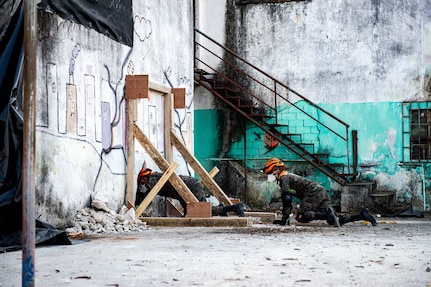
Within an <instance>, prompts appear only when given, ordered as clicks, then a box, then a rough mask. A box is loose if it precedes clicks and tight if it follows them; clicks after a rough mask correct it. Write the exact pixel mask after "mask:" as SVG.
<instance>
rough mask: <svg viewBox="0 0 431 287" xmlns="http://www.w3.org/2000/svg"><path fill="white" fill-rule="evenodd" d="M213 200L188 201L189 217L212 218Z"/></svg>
mask: <svg viewBox="0 0 431 287" xmlns="http://www.w3.org/2000/svg"><path fill="white" fill-rule="evenodd" d="M211 215H212V213H211V202H208V201H205V202H188V203H187V217H193V218H210V217H211Z"/></svg>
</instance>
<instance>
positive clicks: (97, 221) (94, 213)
mask: <svg viewBox="0 0 431 287" xmlns="http://www.w3.org/2000/svg"><path fill="white" fill-rule="evenodd" d="M91 206H92V207H86V208H83V209H81V210H79V211H78V212H77V214H76V216H75V219H74V221H73V225H72V226H71V227H69V228H67V229H66V232H67V233H68V234H73V235H92V234H100V233H120V232H140V231H144V230H146V229H147V224H146V222H142V221H141V220H140V219H138V218H135V210H134V209H133V208H130V209H127V207H125V206H122V207H121V209H120V211H119V213H116V212H115V211H114V210H111V209H109V208H108V207H107V205H106V204H105V203H103V202H102V201H97V203H96V204H92V205H91ZM96 206H97V208H96Z"/></svg>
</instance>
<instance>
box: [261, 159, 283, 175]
mask: <svg viewBox="0 0 431 287" xmlns="http://www.w3.org/2000/svg"><path fill="white" fill-rule="evenodd" d="M276 166H277V167H284V163H283V162H282V161H281V160H279V159H278V158H275V157H274V158H271V159H270V160H268V161H267V162H266V164H265V167H264V168H262V170H263V172H264V173H266V174H270V173H271V172H272V169H273V168H274V167H276Z"/></svg>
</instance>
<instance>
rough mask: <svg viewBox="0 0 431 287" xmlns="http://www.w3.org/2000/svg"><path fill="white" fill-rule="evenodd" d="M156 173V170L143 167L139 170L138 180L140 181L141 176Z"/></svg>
mask: <svg viewBox="0 0 431 287" xmlns="http://www.w3.org/2000/svg"><path fill="white" fill-rule="evenodd" d="M152 174H154V172H153V171H152V170H151V169H149V168H141V170H140V171H139V174H138V181H140V179H141V177H144V176H147V175H152Z"/></svg>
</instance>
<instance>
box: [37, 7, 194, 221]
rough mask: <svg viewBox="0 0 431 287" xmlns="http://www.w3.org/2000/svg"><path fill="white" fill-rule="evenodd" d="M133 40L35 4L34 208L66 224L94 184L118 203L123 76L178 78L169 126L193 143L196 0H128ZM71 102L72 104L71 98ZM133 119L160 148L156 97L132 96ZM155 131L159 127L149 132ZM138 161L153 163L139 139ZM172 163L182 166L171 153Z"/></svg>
mask: <svg viewBox="0 0 431 287" xmlns="http://www.w3.org/2000/svg"><path fill="white" fill-rule="evenodd" d="M133 16H134V31H133V33H134V41H133V47H128V46H125V45H122V44H119V43H118V42H115V41H113V40H111V39H110V38H108V37H105V36H103V35H102V34H99V33H97V32H95V31H94V30H91V29H86V28H84V27H83V26H81V25H78V24H75V23H72V22H70V21H66V20H63V19H61V18H59V17H58V16H56V15H54V14H50V13H44V12H41V11H39V18H38V19H39V26H40V29H39V30H40V31H39V44H38V55H39V58H38V71H39V74H38V107H37V111H38V112H37V146H36V150H37V175H38V178H37V216H38V218H40V219H42V220H46V221H47V222H50V223H51V224H54V225H57V226H64V225H65V224H67V221H68V220H70V219H71V218H72V217H73V216H74V215H75V213H76V211H78V210H80V209H82V208H83V207H85V206H88V204H89V201H90V196H91V194H93V193H99V194H102V196H104V197H105V198H106V199H108V200H109V205H110V206H109V208H111V209H115V210H118V209H119V208H120V207H121V205H123V204H124V197H125V190H126V184H133V185H134V184H135V183H134V182H133V183H126V182H125V179H126V176H125V175H126V136H127V135H126V125H125V124H126V121H125V117H126V111H125V100H124V85H125V76H126V75H128V74H129V75H132V74H135V75H137V74H148V75H149V76H150V81H152V82H156V83H158V84H160V85H164V86H167V87H170V85H172V86H173V87H185V88H186V93H187V102H186V105H187V108H186V109H179V110H176V111H175V113H174V121H175V127H176V130H177V131H178V133H179V134H181V136H182V137H183V139H184V141H185V142H186V144H187V146H188V147H189V148H190V149H193V113H192V111H193V96H192V95H193V89H192V87H193V80H192V77H193V31H192V27H193V7H192V3H190V2H184V1H170V0H169V1H167V0H166V1H161V2H160V1H155V0H152V1H151V0H150V1H144V2H142V1H133ZM74 102H76V108H72V109H68V105H71V104H73V103H74ZM137 114H138V116H137V117H138V119H137V123H138V125H139V126H140V127H141V128H142V130H143V131H144V133H145V134H146V135H147V136H149V137H150V139H151V141H152V142H153V143H154V144H155V146H157V148H158V149H159V151H160V152H161V153H164V143H163V129H164V127H163V118H164V114H163V97H162V96H161V95H160V94H157V93H152V94H151V98H150V99H145V100H139V101H138V109H137ZM154 131H156V132H155V133H154ZM152 135H156V136H155V137H152ZM136 146H137V149H136V166H135V172H136V173H137V172H138V171H139V168H140V166H141V165H142V162H143V160H147V165H148V166H150V167H152V168H154V169H157V167H156V166H154V163H152V161H151V159H150V158H149V157H148V156H147V155H146V153H145V152H144V151H143V150H142V148H141V149H140V148H139V144H138V143H137V142H136ZM174 160H175V161H177V162H178V163H179V164H180V167H179V169H178V170H180V172H182V173H187V172H188V166H187V165H186V164H185V162H184V160H183V159H182V157H180V156H179V155H178V154H177V153H176V152H175V155H174Z"/></svg>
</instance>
